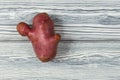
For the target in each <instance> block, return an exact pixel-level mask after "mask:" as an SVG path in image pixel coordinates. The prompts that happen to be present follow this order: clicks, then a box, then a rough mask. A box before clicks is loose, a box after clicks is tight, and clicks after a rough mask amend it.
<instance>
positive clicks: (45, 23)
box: [17, 13, 61, 62]
mask: <svg viewBox="0 0 120 80" xmlns="http://www.w3.org/2000/svg"><path fill="white" fill-rule="evenodd" d="M17 31H18V32H19V34H21V35H22V36H27V37H28V38H29V40H30V41H31V43H32V45H33V48H34V51H35V53H36V56H37V57H38V59H40V60H41V61H42V62H47V61H50V60H52V59H53V58H54V57H55V55H56V52H57V45H58V43H59V41H60V39H61V36H60V35H59V34H56V33H55V31H54V23H53V21H52V20H51V18H50V17H49V15H48V14H47V13H39V14H37V15H36V16H35V17H34V19H33V25H32V28H30V27H29V25H28V24H26V23H24V22H20V23H19V24H18V25H17Z"/></svg>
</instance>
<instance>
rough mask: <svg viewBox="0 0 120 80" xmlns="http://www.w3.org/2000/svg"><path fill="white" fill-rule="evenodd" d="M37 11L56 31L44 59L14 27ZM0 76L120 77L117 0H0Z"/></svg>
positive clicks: (23, 79) (0, 79)
mask: <svg viewBox="0 0 120 80" xmlns="http://www.w3.org/2000/svg"><path fill="white" fill-rule="evenodd" d="M39 12H47V13H48V14H49V15H50V16H51V18H52V19H53V20H54V22H55V31H56V32H57V33H60V34H61V35H62V41H61V42H60V44H59V46H58V54H57V56H56V58H55V59H54V60H53V61H51V62H48V63H41V62H40V61H39V60H38V59H37V58H36V57H35V54H34V51H33V49H32V45H31V43H30V42H29V41H28V39H27V38H26V37H22V36H20V35H18V33H17V31H16V24H17V23H18V22H21V21H25V22H27V23H28V24H29V25H31V24H32V18H33V16H34V15H36V14H37V13H39ZM0 80H120V0H69V1H68V0H60V1H58V0H23V1H21V0H0Z"/></svg>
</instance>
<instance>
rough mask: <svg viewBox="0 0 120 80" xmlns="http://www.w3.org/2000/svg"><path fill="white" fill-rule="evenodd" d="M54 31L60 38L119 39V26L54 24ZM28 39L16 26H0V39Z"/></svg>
mask: <svg viewBox="0 0 120 80" xmlns="http://www.w3.org/2000/svg"><path fill="white" fill-rule="evenodd" d="M55 31H56V33H60V34H61V36H62V40H115V41H119V40H120V28H119V26H112V25H109V26H103V25H89V26H85V25H81V26H76V25H74V26H69V25H66V26H55ZM4 40H5V41H6V40H7V41H9V40H21V41H22V40H28V39H27V37H22V36H21V35H19V34H18V32H17V30H16V26H0V41H4Z"/></svg>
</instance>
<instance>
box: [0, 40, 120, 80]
mask: <svg viewBox="0 0 120 80" xmlns="http://www.w3.org/2000/svg"><path fill="white" fill-rule="evenodd" d="M111 43H112V44H111ZM119 55H120V42H116V41H106V42H99V41H98V42H94V41H91V42H89V41H88V42H86V41H75V42H73V41H62V42H60V44H59V47H58V54H57V56H56V58H55V59H54V60H53V61H50V62H48V63H41V62H40V61H39V60H38V59H37V58H36V57H35V55H34V52H33V49H32V46H31V43H29V42H26V41H25V42H23V41H22V42H20V41H14V42H0V79H1V80H11V79H12V80H13V79H14V80H20V79H26V80H34V79H38V80H40V79H44V80H73V79H74V80H80V79H85V80H90V79H92V80H97V79H102V80H106V79H108V80H109V79H113V80H114V79H117V80H119V78H120V67H119V66H120V56H119ZM91 73H92V74H91ZM106 73H107V74H106ZM95 75H96V76H95Z"/></svg>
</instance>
